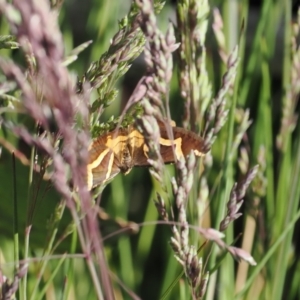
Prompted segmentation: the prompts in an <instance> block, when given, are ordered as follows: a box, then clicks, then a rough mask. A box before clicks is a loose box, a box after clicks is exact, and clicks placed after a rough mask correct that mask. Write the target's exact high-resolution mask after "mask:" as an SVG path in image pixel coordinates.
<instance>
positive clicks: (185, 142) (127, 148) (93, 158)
mask: <svg viewBox="0 0 300 300" xmlns="http://www.w3.org/2000/svg"><path fill="white" fill-rule="evenodd" d="M159 127H160V140H159V144H160V154H161V156H162V159H163V161H164V163H166V164H167V163H173V162H175V160H176V159H180V158H181V157H183V156H184V157H186V156H187V155H189V154H190V153H191V151H194V153H195V155H196V156H201V155H204V154H205V153H206V152H207V150H206V149H205V147H204V141H203V139H202V138H201V137H200V136H198V135H197V134H196V133H194V132H192V131H189V130H186V129H183V128H180V127H171V128H172V131H173V137H174V139H172V140H171V139H170V138H169V134H168V131H167V129H166V128H165V126H164V125H162V124H159ZM148 152H149V149H148V147H147V144H146V142H145V138H144V136H143V135H142V134H141V133H140V132H139V131H138V129H137V128H136V127H135V126H134V125H131V126H128V127H127V128H118V129H115V130H113V131H110V132H107V133H105V134H103V135H101V136H99V137H98V138H96V139H94V140H93V142H92V143H91V145H90V147H89V160H88V166H87V184H88V188H89V189H92V188H94V187H96V186H97V185H100V184H103V183H105V182H107V181H109V180H111V179H112V178H113V177H115V176H116V175H117V174H118V173H120V172H121V173H124V174H128V173H129V172H130V171H131V169H132V168H133V167H146V166H149V163H148V158H149V157H148Z"/></svg>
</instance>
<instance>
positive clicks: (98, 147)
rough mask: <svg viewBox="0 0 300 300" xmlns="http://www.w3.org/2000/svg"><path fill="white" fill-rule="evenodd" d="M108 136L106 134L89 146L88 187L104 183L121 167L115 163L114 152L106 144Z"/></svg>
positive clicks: (118, 171)
mask: <svg viewBox="0 0 300 300" xmlns="http://www.w3.org/2000/svg"><path fill="white" fill-rule="evenodd" d="M106 139H107V136H106V135H104V136H102V137H100V138H98V139H96V140H94V141H93V143H92V144H91V145H90V147H89V163H88V166H87V184H88V188H89V189H92V188H93V187H95V186H97V185H100V184H103V183H105V182H107V181H109V180H110V179H112V178H113V177H115V176H116V175H117V174H118V173H120V168H119V167H118V166H117V165H116V164H115V161H114V158H115V155H114V152H113V151H112V150H111V149H109V148H107V146H106V144H105V143H106Z"/></svg>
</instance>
